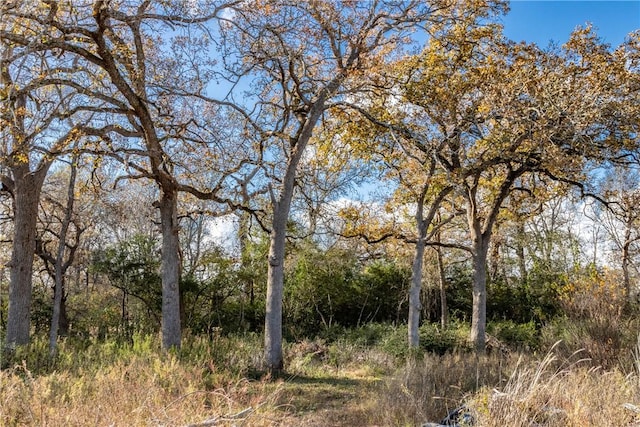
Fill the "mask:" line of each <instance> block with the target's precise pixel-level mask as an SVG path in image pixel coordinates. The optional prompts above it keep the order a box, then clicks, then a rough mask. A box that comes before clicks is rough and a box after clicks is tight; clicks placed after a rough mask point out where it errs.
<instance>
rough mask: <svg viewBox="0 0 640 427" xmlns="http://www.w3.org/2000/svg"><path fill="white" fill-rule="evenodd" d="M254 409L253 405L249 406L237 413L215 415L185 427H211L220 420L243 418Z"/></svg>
mask: <svg viewBox="0 0 640 427" xmlns="http://www.w3.org/2000/svg"><path fill="white" fill-rule="evenodd" d="M253 411H254V409H253V408H252V407H248V408H246V409H243V410H242V411H240V412H238V413H237V414H233V415H224V416H221V417H213V418H209V419H208V420H204V421H202V422H199V423H195V424H189V425H186V426H185V427H209V426H214V425H216V424H217V423H218V422H221V421H233V420H238V419H241V418H245V417H246V416H247V415H249V414H250V413H252V412H253Z"/></svg>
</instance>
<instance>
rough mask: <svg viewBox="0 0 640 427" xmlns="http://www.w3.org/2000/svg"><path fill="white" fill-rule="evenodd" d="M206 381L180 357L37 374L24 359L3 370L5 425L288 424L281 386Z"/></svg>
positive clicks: (0, 416)
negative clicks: (213, 420) (282, 409)
mask: <svg viewBox="0 0 640 427" xmlns="http://www.w3.org/2000/svg"><path fill="white" fill-rule="evenodd" d="M209 382H210V380H209V379H207V373H206V372H205V370H203V369H201V368H197V367H193V366H188V365H185V364H183V363H180V362H179V361H178V359H176V358H175V357H166V358H163V359H155V360H153V361H150V360H149V359H148V358H138V357H133V358H131V359H130V360H129V361H126V362H118V363H116V364H114V365H111V366H108V367H104V368H101V369H99V370H97V371H96V372H88V371H79V372H76V373H74V374H71V373H69V372H52V373H50V374H48V375H42V376H38V377H34V376H33V375H32V374H31V373H30V372H29V370H28V368H27V367H26V366H25V365H23V366H17V367H15V368H14V369H10V370H6V371H2V372H0V396H1V397H0V425H3V426H18V425H20V426H22V425H40V426H87V425H104V426H146V425H154V426H158V425H165V426H176V425H188V424H192V423H198V422H202V421H204V420H206V419H211V418H213V417H217V418H218V419H219V421H220V422H219V423H218V424H216V425H225V422H224V421H225V418H228V421H229V423H231V422H233V423H235V424H236V425H251V426H270V425H280V423H281V422H283V420H284V415H283V413H281V412H278V411H277V408H276V406H275V404H274V402H275V401H276V400H277V399H278V396H279V393H280V388H279V387H278V386H277V385H274V384H270V383H269V382H266V381H263V382H249V381H248V380H237V381H232V382H228V383H221V384H217V385H212V384H208V383H209ZM249 408H250V409H249ZM247 409H249V410H247ZM245 410H247V411H245ZM242 411H245V412H243V413H242V414H241V416H237V417H236V418H235V419H232V418H231V416H232V415H234V414H238V413H241V412H242ZM227 424H228V423H227Z"/></svg>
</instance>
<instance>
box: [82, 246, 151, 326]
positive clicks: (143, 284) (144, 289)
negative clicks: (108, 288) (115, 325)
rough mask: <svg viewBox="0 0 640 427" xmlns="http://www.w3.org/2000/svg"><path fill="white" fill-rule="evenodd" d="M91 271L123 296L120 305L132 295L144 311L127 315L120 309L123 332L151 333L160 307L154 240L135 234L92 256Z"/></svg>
mask: <svg viewBox="0 0 640 427" xmlns="http://www.w3.org/2000/svg"><path fill="white" fill-rule="evenodd" d="M92 270H93V271H94V272H97V273H101V274H104V275H105V276H106V277H107V278H108V279H109V283H110V284H111V285H112V286H114V287H116V288H118V289H120V290H121V291H122V293H123V305H126V303H127V297H128V296H132V297H134V298H136V299H137V300H139V301H140V302H142V304H143V305H144V309H142V310H137V311H133V312H132V313H129V312H127V310H126V308H125V309H123V313H122V322H123V324H125V325H124V327H123V332H125V334H126V335H127V336H129V337H130V336H131V332H132V331H133V330H146V331H153V330H156V329H157V327H158V326H159V319H160V312H161V307H162V282H161V278H160V273H159V271H160V257H159V248H158V242H157V241H156V239H155V238H152V237H149V236H146V235H142V234H138V235H135V236H134V237H132V238H131V239H129V240H125V241H123V242H120V243H118V244H115V245H113V246H109V247H107V248H105V249H102V250H99V251H96V252H95V253H94V254H93V260H92Z"/></svg>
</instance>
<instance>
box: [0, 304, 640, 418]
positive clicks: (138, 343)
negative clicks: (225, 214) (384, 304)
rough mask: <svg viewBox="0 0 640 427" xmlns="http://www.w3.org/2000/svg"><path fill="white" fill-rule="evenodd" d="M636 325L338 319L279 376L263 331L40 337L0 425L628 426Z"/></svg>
mask: <svg viewBox="0 0 640 427" xmlns="http://www.w3.org/2000/svg"><path fill="white" fill-rule="evenodd" d="M637 323H638V322H637V320H636V319H635V316H632V315H631V314H630V313H623V314H622V315H621V316H620V317H618V318H614V317H610V316H609V317H605V316H603V317H601V318H589V319H587V318H584V319H580V318H577V317H573V318H570V317H567V316H561V317H556V318H554V319H552V320H551V321H549V322H548V323H547V324H545V325H544V326H541V327H539V328H536V327H535V325H534V324H532V323H524V324H517V323H514V322H512V321H497V320H496V321H493V322H491V323H490V324H489V330H490V331H491V335H490V337H491V338H490V340H489V346H488V349H487V353H486V354H485V355H477V354H476V353H475V352H473V351H470V347H469V344H468V329H469V325H468V324H466V323H464V322H461V321H453V322H452V323H451V324H450V325H449V326H447V327H446V328H442V327H441V326H439V325H437V324H433V323H427V324H424V325H423V326H422V327H421V329H420V333H421V343H422V345H421V347H420V349H418V350H408V346H407V338H406V326H404V325H393V324H391V323H369V324H366V325H362V326H360V327H353V328H337V327H336V328H333V329H332V330H331V333H330V334H329V333H325V334H320V335H317V336H315V337H313V338H311V337H309V338H303V339H301V340H297V341H289V342H286V343H285V346H284V357H285V370H284V372H283V373H282V375H281V376H279V377H277V378H272V377H270V375H269V374H268V373H266V371H265V370H264V369H263V360H262V358H263V355H262V351H261V346H262V338H261V336H260V335H259V334H255V333H231V334H226V333H222V332H221V333H220V334H218V335H214V336H211V337H207V336H203V335H200V336H194V335H191V336H188V337H186V338H185V344H184V345H183V346H182V348H181V350H179V351H174V352H170V353H166V352H161V351H160V342H159V337H158V335H157V334H140V333H134V334H133V335H132V336H131V339H130V340H117V339H99V338H89V339H80V338H77V337H68V338H67V339H65V340H63V341H62V342H61V343H60V346H59V352H58V354H57V355H56V356H55V358H51V357H50V355H49V352H48V347H47V341H46V339H45V338H44V337H42V338H36V339H35V340H34V342H33V343H31V344H30V345H29V346H26V347H20V348H19V349H18V350H17V353H16V354H15V355H14V356H13V358H12V363H11V365H10V366H6V368H7V369H5V370H3V371H0V396H2V397H1V399H2V401H0V424H2V425H6V426H18V425H47V426H56V425H69V426H83V425H114V426H120V425H122V426H125V425H126V426H132V425H176V426H183V425H185V426H186V425H193V426H196V425H245V426H273V425H282V426H286V425H300V426H320V425H333V426H341V425H342V426H372V425H378V426H413V425H420V424H421V423H423V422H426V421H438V420H440V419H442V418H443V417H444V416H445V415H446V414H447V413H449V412H450V411H451V410H453V409H455V408H459V407H461V406H464V407H465V408H466V409H467V410H468V411H469V412H470V413H471V414H472V416H473V417H474V419H475V421H476V423H477V424H476V425H480V426H501V425H529V424H530V423H537V425H544V426H561V425H562V426H567V425H569V426H596V425H620V426H623V425H634V424H633V423H634V422H638V421H640V360H639V359H638V355H639V353H638V347H637V338H638V337H637V335H636V334H637V330H638V326H639V325H638V324H637ZM612 331H615V334H614V335H612ZM321 335H322V336H321ZM5 362H6V360H5ZM207 422H208V423H210V424H206V423H207Z"/></svg>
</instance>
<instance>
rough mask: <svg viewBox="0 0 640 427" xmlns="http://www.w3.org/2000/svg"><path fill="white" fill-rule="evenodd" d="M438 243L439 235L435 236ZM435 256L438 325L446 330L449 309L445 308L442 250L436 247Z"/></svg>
mask: <svg viewBox="0 0 640 427" xmlns="http://www.w3.org/2000/svg"><path fill="white" fill-rule="evenodd" d="M436 237H437V239H438V243H440V233H438V235H437V236H436ZM436 256H437V259H438V279H439V281H440V325H441V326H442V327H443V328H446V327H447V325H448V324H449V311H448V310H449V309H448V308H447V279H446V277H445V275H444V260H443V259H442V248H440V247H439V246H436Z"/></svg>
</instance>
